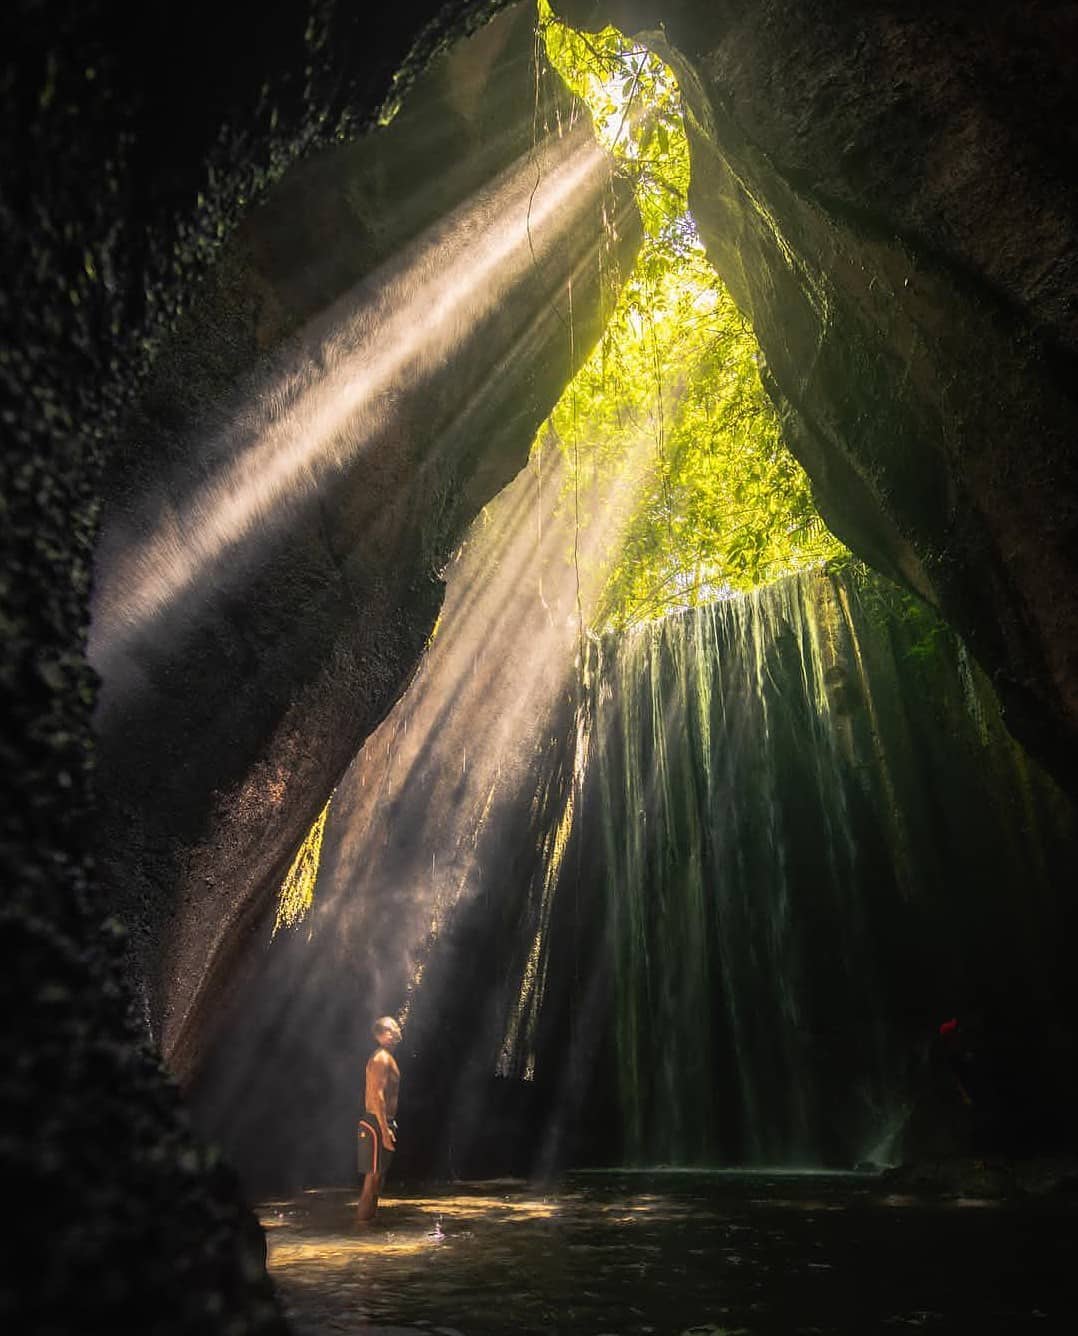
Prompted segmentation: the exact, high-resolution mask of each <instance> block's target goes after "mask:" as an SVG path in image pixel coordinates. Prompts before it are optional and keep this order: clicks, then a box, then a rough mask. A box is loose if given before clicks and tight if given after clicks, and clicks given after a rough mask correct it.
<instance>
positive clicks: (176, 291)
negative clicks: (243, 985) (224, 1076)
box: [0, 0, 500, 1332]
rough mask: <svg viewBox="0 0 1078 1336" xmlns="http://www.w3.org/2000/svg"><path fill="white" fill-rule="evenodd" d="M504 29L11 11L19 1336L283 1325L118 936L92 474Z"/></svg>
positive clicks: (2, 318) (415, 3) (6, 949)
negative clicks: (430, 76) (132, 994)
mask: <svg viewBox="0 0 1078 1336" xmlns="http://www.w3.org/2000/svg"><path fill="white" fill-rule="evenodd" d="M498 8H500V5H499V4H498V3H497V0H475V2H474V3H461V4H459V5H456V6H454V7H453V9H452V12H450V11H449V10H447V9H445V8H444V7H441V6H438V5H436V4H433V3H427V2H426V0H405V2H404V3H402V4H398V5H395V6H392V7H391V8H390V9H387V10H385V11H384V12H380V14H379V16H378V22H377V23H376V24H372V23H371V22H370V20H369V19H368V18H367V16H366V15H365V14H364V13H363V12H361V10H359V9H357V8H356V7H355V6H353V5H343V4H337V3H335V2H334V0H314V3H298V2H297V3H288V0H285V3H283V4H278V5H274V6H273V7H272V11H271V12H263V10H262V9H259V10H258V11H257V14H254V13H252V12H250V11H248V10H247V9H246V7H243V6H240V7H236V8H233V9H231V10H228V11H225V10H223V9H222V8H221V7H220V6H216V5H213V6H211V5H209V4H200V3H196V4H194V5H191V4H186V3H185V4H184V5H182V6H178V5H167V4H166V5H159V6H156V7H154V8H152V9H147V8H146V7H145V6H141V5H134V4H124V3H121V4H117V5H103V4H98V3H95V2H94V0H88V2H87V3H79V4H69V3H66V2H65V0H52V2H51V3H44V4H29V3H25V4H24V3H19V4H15V5H12V6H8V7H7V8H6V9H5V10H4V13H3V16H2V18H0V53H2V54H0V90H2V91H0V108H2V111H3V117H4V123H5V125H6V126H7V127H8V128H7V132H6V133H5V135H4V136H3V140H2V143H0V182H2V185H0V192H2V193H0V213H2V216H3V219H4V226H3V247H4V258H3V265H2V269H3V289H2V292H0V421H2V422H3V431H4V449H3V451H0V475H2V481H0V495H2V497H3V521H4V522H3V525H2V526H0V543H2V546H3V580H2V588H0V628H2V636H3V659H2V664H0V689H2V693H3V711H4V717H5V728H4V731H3V735H2V740H0V757H2V761H3V766H2V773H3V776H4V801H3V814H4V815H3V828H2V829H3V834H2V838H0V867H2V869H3V874H4V885H5V903H4V909H3V911H2V926H0V935H2V950H0V956H2V959H3V963H4V970H3V979H4V1005H3V1018H4V1019H3V1026H2V1028H0V1072H2V1077H0V1125H2V1126H3V1129H4V1135H3V1139H2V1141H0V1162H2V1165H3V1178H4V1181H5V1183H6V1184H7V1185H8V1187H9V1191H8V1204H9V1209H10V1210H11V1211H12V1213H13V1217H16V1218H17V1219H18V1221H19V1224H18V1228H17V1232H16V1240H15V1242H14V1243H13V1244H12V1245H11V1246H9V1248H8V1249H6V1250H5V1255H4V1262H3V1276H2V1278H0V1321H2V1323H3V1325H4V1326H5V1328H8V1329H11V1330H20V1331H40V1330H49V1331H54V1332H66V1331H75V1330H79V1331H83V1330H89V1329H101V1330H113V1331H120V1330H131V1329H140V1330H151V1329H152V1330H155V1331H192V1332H193V1331H199V1332H205V1331H207V1330H216V1329H224V1328H225V1327H226V1326H227V1327H228V1328H229V1329H230V1330H234V1331H237V1332H239V1331H251V1332H253V1331H276V1330H280V1329H281V1325H282V1324H281V1321H280V1318H279V1316H278V1313H277V1310H276V1307H275V1304H274V1301H273V1298H272V1295H271V1292H270V1290H269V1287H268V1284H267V1281H266V1278H265V1273H264V1267H263V1260H262V1257H263V1246H264V1245H263V1241H262V1239H261V1235H260V1233H259V1231H258V1230H257V1228H254V1225H253V1221H252V1220H251V1217H250V1216H249V1214H248V1213H247V1212H246V1210H245V1208H244V1207H243V1206H242V1204H241V1201H240V1198H239V1195H238V1192H237V1190H236V1187H235V1185H234V1183H233V1181H232V1178H231V1175H229V1174H228V1173H226V1172H224V1171H223V1170H221V1169H220V1168H219V1167H214V1166H213V1165H212V1164H211V1163H210V1161H209V1157H208V1156H207V1155H206V1153H205V1152H204V1151H203V1150H201V1149H200V1148H199V1147H198V1145H197V1144H196V1142H195V1141H194V1139H193V1137H192V1136H191V1133H190V1130H189V1126H188V1124H187V1121H186V1117H185V1115H184V1113H183V1111H182V1107H181V1104H180V1100H179V1097H178V1095H177V1092H176V1091H175V1089H174V1087H173V1086H172V1084H171V1083H170V1081H169V1079H168V1078H167V1077H166V1076H165V1074H164V1073H163V1071H162V1069H161V1066H160V1062H159V1059H158V1058H157V1057H156V1055H155V1054H154V1052H153V1051H152V1050H151V1049H150V1047H149V1046H148V1045H147V1043H146V1041H145V1030H144V1026H143V1025H142V1023H141V1021H140V1020H138V1019H136V1018H135V1016H134V1014H133V1012H132V1009H131V1004H130V998H129V994H128V991H127V988H126V985H125V983H124V981H123V978H122V972H121V966H120V960H121V951H120V950H119V949H117V946H116V931H115V925H114V924H113V925H112V926H106V928H105V929H102V927H101V926H100V925H101V923H102V919H103V918H104V917H105V915H106V914H107V913H108V911H109V908H110V906H109V904H108V903H107V902H106V901H104V900H103V899H102V897H101V893H100V888H99V886H98V885H97V884H96V883H95V880H94V874H93V868H92V864H91V862H90V860H89V856H88V853H89V847H90V833H89V825H90V817H91V813H92V811H93V806H92V803H93V798H92V791H91V769H90V756H91V743H90V736H91V735H90V713H91V709H92V706H93V701H94V678H93V675H92V674H91V673H90V671H89V670H88V668H87V666H86V662H85V656H84V646H85V628H86V622H87V615H88V591H89V572H90V564H91V553H92V548H93V543H94V538H95V528H96V522H97V513H98V484H99V475H100V469H101V465H102V461H103V460H104V459H105V458H106V457H107V456H108V454H109V450H110V448H111V446H112V444H113V443H114V442H115V441H116V440H117V439H118V437H119V435H120V423H121V420H122V418H123V416H124V414H125V411H126V409H127V407H128V406H129V405H130V403H131V402H132V400H133V398H134V397H135V395H136V393H137V391H138V389H139V385H140V381H141V380H142V378H143V376H144V374H145V371H146V368H147V367H148V365H149V364H150V361H151V360H152V357H153V354H154V353H155V351H156V350H157V348H158V347H159V346H160V344H161V342H162V340H163V339H164V337H165V336H166V335H167V333H168V330H169V328H170V326H171V325H172V324H173V323H174V322H175V320H176V318H177V316H178V314H179V312H180V311H181V309H182V307H183V305H184V303H185V302H186V300H188V298H189V296H190V293H191V290H192V286H193V284H194V283H195V282H196V280H197V278H198V276H199V275H200V274H202V273H203V272H204V271H205V269H206V266H207V263H208V262H209V261H210V260H211V259H212V258H213V256H214V255H215V253H216V251H217V249H218V247H219V245H220V243H221V241H222V240H223V239H224V238H225V237H226V236H228V235H229V233H230V232H231V231H232V230H233V228H234V227H235V225H236V223H237V221H238V220H239V219H240V218H241V217H243V216H244V215H245V214H246V213H247V212H248V211H249V209H250V206H251V203H252V202H253V201H254V200H256V199H258V198H259V197H260V196H261V195H262V194H263V193H264V192H265V189H266V187H267V186H268V185H269V184H270V183H272V182H273V181H274V180H275V179H277V178H278V177H279V176H280V175H281V173H282V172H283V170H284V169H285V168H286V167H287V166H288V165H289V164H290V163H291V162H293V161H295V160H297V159H298V158H299V157H301V156H302V155H303V154H305V153H308V152H310V151H311V150H312V149H314V148H317V147H319V146H325V145H329V144H332V143H334V142H335V141H337V140H338V139H349V138H352V137H354V136H355V135H357V134H358V133H359V132H360V131H361V130H363V129H364V128H365V127H366V126H368V125H370V124H371V123H373V121H374V119H375V117H376V116H377V114H378V111H379V109H380V108H381V107H382V105H383V104H384V103H385V101H386V99H387V97H388V96H389V95H390V93H391V92H395V93H401V92H403V91H404V89H406V88H407V86H408V85H409V83H410V81H411V78H412V77H413V75H414V73H415V72H416V70H418V69H421V68H422V67H423V66H424V65H425V64H426V62H427V61H428V60H429V58H430V57H431V56H432V55H433V53H434V52H435V51H437V50H438V49H439V47H441V46H443V45H444V44H445V43H446V41H447V40H448V39H449V38H450V37H451V36H457V35H460V34H462V33H463V32H465V31H466V30H467V29H468V28H469V27H475V26H477V25H478V24H479V23H480V22H481V21H482V20H483V19H484V18H486V17H487V16H489V14H491V13H493V12H494V11H495V10H497V9H498ZM398 72H401V73H400V78H399V81H398V83H397V85H396V87H394V76H395V75H397V74H398ZM403 671H405V670H403V669H397V672H398V673H401V672H403ZM11 1189H14V1192H12V1191H11Z"/></svg>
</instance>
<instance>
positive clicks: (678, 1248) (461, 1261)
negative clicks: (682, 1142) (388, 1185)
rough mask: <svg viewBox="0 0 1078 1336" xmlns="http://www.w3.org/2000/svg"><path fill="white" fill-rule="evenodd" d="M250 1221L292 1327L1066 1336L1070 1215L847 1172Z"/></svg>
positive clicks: (609, 1179)
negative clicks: (368, 1222)
mask: <svg viewBox="0 0 1078 1336" xmlns="http://www.w3.org/2000/svg"><path fill="white" fill-rule="evenodd" d="M356 1197H357V1193H356V1192H355V1191H354V1190H352V1191H344V1190H337V1189H329V1190H318V1191H312V1192H307V1193H304V1194H303V1195H302V1196H300V1197H298V1198H295V1199H293V1200H289V1201H278V1202H267V1203H264V1204H263V1206H262V1207H261V1209H260V1214H261V1217H262V1223H263V1225H264V1226H265V1227H266V1233H267V1237H268V1240H269V1265H270V1272H271V1274H272V1275H273V1277H274V1279H275V1281H276V1283H277V1286H278V1289H279V1291H280V1294H281V1297H282V1300H283V1302H284V1305H285V1309H286V1311H287V1313H288V1315H289V1317H290V1319H291V1321H292V1324H293V1327H294V1330H295V1331H296V1332H297V1333H299V1334H300V1336H314V1334H315V1333H357V1334H358V1333H374V1332H378V1331H383V1330H386V1329H387V1328H395V1329H397V1330H402V1329H403V1330H407V1331H415V1332H427V1333H431V1332H438V1333H442V1336H445V1334H446V1333H460V1334H461V1336H483V1334H485V1333H505V1332H513V1333H527V1332H543V1333H547V1332H551V1333H570V1334H571V1333H580V1334H581V1336H601V1334H602V1333H623V1334H624V1336H630V1334H633V1336H636V1334H637V1333H653V1332H654V1333H663V1334H664V1336H665V1333H674V1334H675V1336H678V1334H680V1333H683V1332H692V1333H693V1334H694V1336H705V1334H706V1336H720V1333H721V1334H724V1336H734V1333H738V1334H739V1336H814V1334H815V1333H829V1334H830V1333H842V1334H843V1336H844V1334H845V1333H849V1336H866V1333H870V1332H882V1333H888V1332H895V1333H898V1332H901V1331H903V1330H908V1329H912V1328H923V1329H927V1330H930V1331H937V1332H941V1333H942V1332H966V1331H969V1332H977V1333H980V1336H995V1333H1011V1332H1027V1331H1028V1332H1037V1333H1055V1332H1063V1331H1066V1332H1068V1333H1069V1332H1071V1331H1073V1330H1074V1329H1075V1322H1076V1317H1078V1306H1076V1300H1078V1279H1076V1272H1078V1209H1076V1207H1075V1204H1074V1202H1073V1201H1058V1200H1057V1201H1054V1202H1031V1203H1006V1204H1002V1203H998V1202H994V1201H990V1200H986V1199H979V1198H964V1199H963V1198H959V1199H957V1200H954V1201H948V1202H938V1201H937V1202H933V1201H929V1200H922V1199H920V1198H918V1197H916V1196H912V1195H900V1194H891V1193H888V1192H887V1190H886V1189H885V1188H884V1187H883V1186H882V1185H881V1184H880V1183H879V1182H878V1181H877V1180H875V1179H873V1178H869V1177H858V1176H851V1175H823V1174H810V1175H809V1174H806V1175H793V1174H779V1173H775V1174H770V1173H756V1174H736V1173H710V1174H709V1173H686V1172H680V1173H672V1172H667V1173H660V1172H656V1173H648V1174H638V1173H620V1172H619V1173H602V1174H575V1175H569V1176H567V1177H566V1178H564V1179H562V1180H560V1182H559V1183H558V1184H557V1185H552V1186H550V1187H548V1188H543V1187H536V1186H529V1185H528V1184H526V1183H523V1182H519V1181H515V1180H513V1181H507V1180H506V1181H492V1182H485V1183H470V1184H459V1183H457V1184H452V1185H445V1186H439V1187H435V1188H429V1189H426V1190H419V1189H416V1190H401V1191H400V1192H398V1193H395V1194H391V1195H390V1196H388V1197H386V1198H384V1199H383V1203H382V1205H381V1206H380V1208H379V1212H378V1221H377V1223H376V1224H375V1225H374V1226H368V1227H361V1226H359V1225H358V1224H357V1223H356V1221H355V1213H354V1212H355V1202H356Z"/></svg>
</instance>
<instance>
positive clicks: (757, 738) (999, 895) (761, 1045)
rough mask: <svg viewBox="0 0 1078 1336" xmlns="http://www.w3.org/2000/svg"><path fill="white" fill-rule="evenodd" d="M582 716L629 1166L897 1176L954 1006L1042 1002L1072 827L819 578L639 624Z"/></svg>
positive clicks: (980, 715)
mask: <svg viewBox="0 0 1078 1336" xmlns="http://www.w3.org/2000/svg"><path fill="white" fill-rule="evenodd" d="M587 708H588V710H589V713H590V726H591V729H592V735H593V743H592V757H593V760H592V764H591V766H590V768H589V773H588V781H587V785H586V802H585V806H584V814H583V819H582V829H581V832H580V834H579V838H580V840H581V841H582V843H583V845H584V846H585V849H584V852H583V854H582V855H581V856H580V857H579V858H578V859H577V860H576V862H577V864H578V865H579V866H582V867H583V869H584V871H583V873H582V875H584V876H585V877H591V878H596V879H598V880H599V881H601V883H602V886H603V896H604V908H603V911H602V913H601V915H600V917H602V918H603V919H604V923H603V926H602V929H601V932H602V933H603V934H604V940H605V943H606V949H607V950H608V952H609V956H610V964H611V989H610V1002H609V1005H610V1009H611V1020H610V1024H611V1025H612V1027H613V1029H614V1032H615V1035H616V1054H617V1058H616V1062H617V1068H618V1074H617V1079H618V1089H619V1092H620V1104H621V1112H622V1118H623V1123H624V1142H623V1149H624V1158H625V1159H626V1160H627V1161H628V1162H638V1163H649V1164H656V1163H670V1164H675V1165H691V1164H729V1163H738V1164H754V1163H755V1164H787V1165H814V1164H824V1163H844V1164H849V1163H853V1162H856V1161H857V1160H859V1159H864V1158H867V1157H868V1156H870V1155H871V1156H874V1157H875V1158H877V1159H888V1158H890V1157H892V1156H894V1155H895V1154H897V1153H898V1152H899V1150H900V1149H901V1145H900V1143H901V1139H902V1136H903V1135H904V1133H905V1132H906V1130H907V1123H908V1121H909V1118H910V1114H911V1111H912V1109H913V1106H914V1103H915V1101H916V1098H917V1091H918V1082H919V1081H920V1080H921V1077H922V1075H923V1067H924V1058H925V1050H926V1045H927V1042H928V1040H929V1039H930V1036H931V1034H932V1032H933V1028H934V1024H935V1023H936V1021H937V1020H938V1019H941V1018H942V1017H943V1015H945V1014H947V1012H946V1009H947V1008H948V1007H954V1006H961V1005H963V1004H964V1003H965V1004H968V1005H977V1006H981V1007H983V1006H986V1005H987V1006H990V1007H991V1006H993V1005H998V1006H1011V1009H1012V1011H1013V1006H1012V1004H1011V1002H1010V1001H1009V999H1010V998H1011V997H1012V994H1013V993H1014V992H1015V990H1018V989H1021V990H1022V993H1023V996H1025V997H1027V998H1028V1003H1027V1002H1023V1004H1022V1007H1023V1011H1022V1015H1023V1016H1024V1015H1026V1011H1025V1010H1024V1008H1025V1007H1026V1006H1027V1005H1029V1006H1033V1007H1035V1006H1036V1000H1035V999H1036V998H1037V996H1038V994H1039V992H1043V997H1044V999H1045V1004H1046V1005H1047V999H1049V998H1050V997H1052V996H1053V995H1054V994H1053V992H1052V989H1053V987H1055V985H1056V984H1057V983H1058V980H1048V979H1047V978H1046V977H1045V949H1046V944H1047V943H1050V941H1051V939H1052V933H1053V932H1054V931H1055V930H1056V929H1057V928H1058V927H1059V926H1060V923H1061V917H1062V916H1063V915H1064V914H1066V913H1067V912H1069V911H1068V910H1066V909H1065V908H1064V906H1063V904H1062V903H1061V901H1062V897H1061V896H1060V895H1059V894H1058V892H1059V891H1060V889H1061V869H1063V868H1065V867H1066V866H1067V865H1068V859H1070V858H1073V853H1074V848H1075V838H1074V822H1073V816H1072V814H1071V811H1070V809H1069V807H1068V805H1067V804H1066V803H1065V802H1064V801H1063V800H1062V798H1061V797H1060V795H1059V794H1058V793H1057V792H1055V790H1053V789H1052V786H1051V785H1050V784H1049V783H1048V781H1047V780H1045V779H1044V778H1043V777H1041V776H1039V775H1034V774H1033V773H1032V772H1031V768H1030V766H1029V763H1028V761H1027V760H1026V759H1025V758H1024V756H1023V754H1022V753H1021V751H1020V749H1019V748H1018V747H1017V745H1016V744H1015V743H1014V742H1013V741H1012V740H1011V738H1010V737H1009V735H1008V734H1007V733H1006V731H1005V729H1004V727H1003V724H1002V721H1001V719H1000V715H999V707H998V705H997V703H996V701H995V698H994V696H993V694H992V692H991V688H990V686H989V684H988V683H987V681H986V680H985V679H984V677H983V675H982V674H980V673H979V672H978V670H976V669H975V667H974V666H973V665H972V663H971V661H970V659H969V656H968V654H967V653H966V651H965V648H964V647H963V646H962V645H961V643H960V642H959V641H958V640H957V639H956V638H955V637H953V636H951V635H950V634H949V633H948V632H946V630H945V629H944V628H943V627H942V626H941V625H940V624H939V623H938V622H936V621H935V620H934V619H933V618H932V616H931V614H930V613H928V612H927V611H926V610H922V609H920V607H919V605H916V604H915V603H914V602H913V601H912V600H910V599H908V598H907V597H906V596H904V595H901V594H899V593H898V591H896V590H893V589H891V588H890V587H888V586H885V585H884V584H883V582H880V581H877V580H874V579H869V578H867V577H866V576H865V575H864V573H863V572H861V571H850V572H847V573H846V574H843V575H836V576H828V575H824V574H820V573H808V574H804V575H802V576H799V577H795V578H791V579H788V580H785V581H782V582H780V583H778V584H775V585H772V586H770V587H768V588H765V589H761V590H759V591H757V592H755V593H753V594H751V595H749V596H746V597H742V598H736V599H730V600H728V601H724V602H718V603H715V604H713V605H711V606H709V607H706V608H703V609H700V610H697V611H694V612H691V613H684V614H680V615H677V616H673V617H670V618H668V619H667V620H665V621H663V622H660V623H654V624H650V625H646V626H642V627H640V628H638V629H636V630H635V631H633V632H631V633H629V634H626V635H624V636H622V637H620V638H618V639H616V640H615V639H613V638H611V639H608V640H607V641H606V642H604V644H603V646H602V652H601V655H600V663H599V665H598V667H597V670H596V671H595V673H594V675H593V682H592V685H591V691H590V697H589V701H588V707H587ZM1034 814H1036V815H1035V816H1034ZM1015 904H1018V905H1024V908H1023V909H1022V910H1021V911H1020V912H1018V913H1017V914H1016V910H1015ZM1016 920H1017V921H1016ZM594 930H595V931H600V929H598V928H596V929H594ZM1048 973H1051V970H1049V971H1048ZM1008 990H1011V991H1008ZM1057 991H1058V989H1057ZM1016 1023H1017V1022H1016Z"/></svg>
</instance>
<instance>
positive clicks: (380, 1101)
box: [367, 1049, 397, 1150]
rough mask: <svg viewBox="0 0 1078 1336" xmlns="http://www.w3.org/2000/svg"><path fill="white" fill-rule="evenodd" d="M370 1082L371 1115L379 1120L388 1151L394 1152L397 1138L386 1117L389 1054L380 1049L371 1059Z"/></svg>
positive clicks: (368, 1093)
mask: <svg viewBox="0 0 1078 1336" xmlns="http://www.w3.org/2000/svg"><path fill="white" fill-rule="evenodd" d="M368 1066H369V1067H370V1081H369V1083H368V1087H367V1107H368V1108H369V1109H370V1111H371V1113H373V1114H374V1116H375V1117H376V1118H377V1119H378V1126H379V1128H380V1129H381V1132H382V1144H383V1145H384V1146H385V1148H386V1150H393V1149H394V1148H395V1147H396V1145H397V1138H396V1137H395V1136H394V1135H393V1132H392V1130H391V1128H390V1126H389V1118H388V1116H387V1115H386V1082H387V1081H388V1080H389V1054H388V1053H386V1052H385V1051H384V1050H382V1049H380V1050H379V1051H378V1052H377V1053H375V1055H374V1057H372V1058H371V1060H370V1063H369V1064H368Z"/></svg>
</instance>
